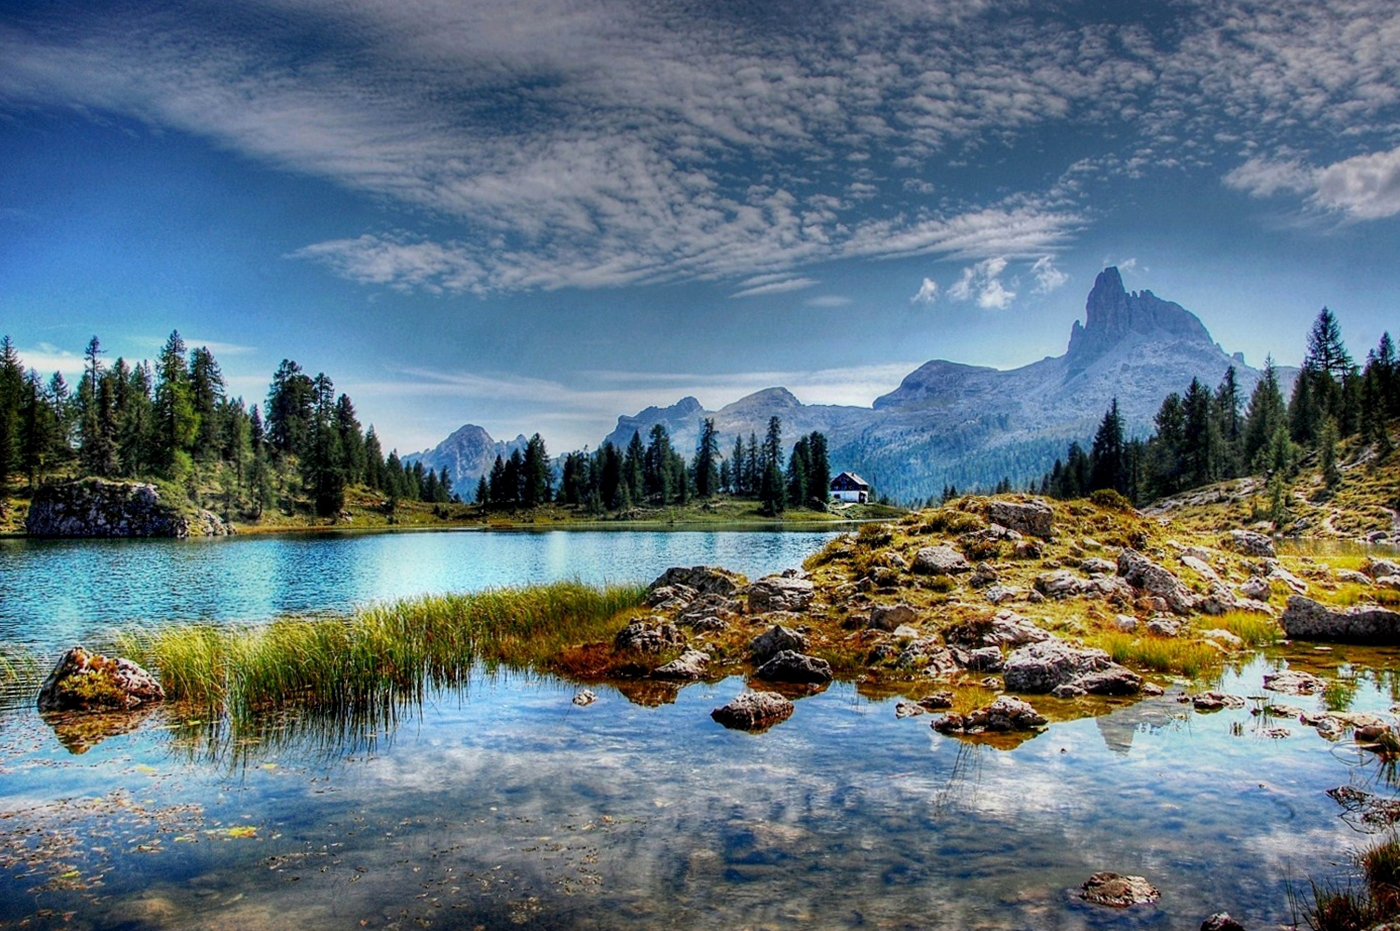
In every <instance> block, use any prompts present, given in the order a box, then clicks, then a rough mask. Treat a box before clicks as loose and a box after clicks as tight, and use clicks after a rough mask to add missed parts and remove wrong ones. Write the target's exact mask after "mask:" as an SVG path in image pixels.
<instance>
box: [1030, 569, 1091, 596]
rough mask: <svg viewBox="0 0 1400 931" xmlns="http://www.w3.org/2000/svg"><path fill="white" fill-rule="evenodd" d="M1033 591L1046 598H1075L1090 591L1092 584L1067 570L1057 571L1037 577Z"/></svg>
mask: <svg viewBox="0 0 1400 931" xmlns="http://www.w3.org/2000/svg"><path fill="white" fill-rule="evenodd" d="M1035 590H1036V591H1038V592H1040V593H1041V594H1042V595H1044V596H1045V597H1046V598H1075V597H1077V596H1079V595H1082V594H1084V593H1085V592H1087V591H1092V590H1093V588H1092V583H1091V582H1090V581H1089V580H1088V579H1086V578H1083V577H1082V576H1079V575H1076V574H1075V573H1074V572H1072V571H1070V570H1069V569H1057V570H1055V571H1054V572H1047V573H1045V574H1044V575H1041V576H1038V577H1037V578H1036V580H1035Z"/></svg>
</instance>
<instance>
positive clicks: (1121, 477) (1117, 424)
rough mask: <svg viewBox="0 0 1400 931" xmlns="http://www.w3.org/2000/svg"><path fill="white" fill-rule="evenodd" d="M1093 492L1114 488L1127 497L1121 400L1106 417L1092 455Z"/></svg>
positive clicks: (1090, 481)
mask: <svg viewBox="0 0 1400 931" xmlns="http://www.w3.org/2000/svg"><path fill="white" fill-rule="evenodd" d="M1089 460H1090V476H1089V488H1088V490H1089V491H1097V490H1098V489H1100V488H1112V489H1113V490H1114V491H1116V492H1118V493H1119V494H1126V493H1127V470H1126V469H1125V467H1124V466H1125V464H1124V461H1123V418H1122V416H1121V415H1120V414H1119V413H1118V399H1117V398H1114V399H1113V404H1112V405H1111V406H1110V407H1109V409H1108V411H1107V412H1106V413H1105V414H1104V415H1103V420H1102V421H1100V423H1099V430H1098V433H1096V434H1095V435H1094V444H1093V446H1092V447H1091V449H1090V452H1089Z"/></svg>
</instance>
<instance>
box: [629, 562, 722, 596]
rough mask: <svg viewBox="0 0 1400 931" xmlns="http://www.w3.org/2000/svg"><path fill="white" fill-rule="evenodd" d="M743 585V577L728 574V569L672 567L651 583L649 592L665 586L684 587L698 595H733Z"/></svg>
mask: <svg viewBox="0 0 1400 931" xmlns="http://www.w3.org/2000/svg"><path fill="white" fill-rule="evenodd" d="M743 583H744V577H743V576H741V575H737V574H735V573H733V572H730V571H729V570H728V569H718V568H715V567H712V566H691V567H690V568H686V567H683V566H673V567H672V568H670V569H667V570H666V571H665V572H663V573H661V575H660V576H658V577H657V579H656V581H655V582H652V583H651V590H652V591H655V590H656V589H658V588H662V587H666V586H676V585H684V586H685V587H686V588H689V589H692V590H694V591H695V593H696V594H698V595H724V596H726V597H728V596H730V595H733V594H734V593H735V592H737V591H738V590H739V586H741V585H742V584H743Z"/></svg>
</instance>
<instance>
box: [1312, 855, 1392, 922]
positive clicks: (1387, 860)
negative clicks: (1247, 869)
mask: <svg viewBox="0 0 1400 931" xmlns="http://www.w3.org/2000/svg"><path fill="white" fill-rule="evenodd" d="M1355 864H1356V867H1357V869H1358V871H1359V872H1360V874H1361V878H1362V879H1363V880H1364V881H1365V884H1364V886H1361V887H1357V886H1355V885H1353V884H1348V885H1346V886H1344V887H1342V888H1336V887H1330V886H1327V885H1324V884H1319V883H1317V882H1313V883H1311V886H1312V905H1311V907H1306V908H1303V909H1301V911H1302V916H1303V920H1304V921H1305V922H1306V923H1307V925H1308V927H1309V928H1312V929H1313V931H1364V929H1366V928H1372V927H1376V926H1378V925H1381V924H1384V923H1386V922H1391V921H1394V920H1395V919H1396V918H1397V917H1400V837H1396V836H1395V835H1393V834H1392V835H1391V836H1390V837H1388V838H1386V839H1385V840H1383V841H1381V842H1380V843H1379V844H1376V845H1375V846H1374V847H1371V848H1369V849H1367V850H1364V851H1362V852H1361V853H1359V854H1357V855H1356V858H1355ZM1295 910H1299V909H1298V908H1297V906H1296V905H1295Z"/></svg>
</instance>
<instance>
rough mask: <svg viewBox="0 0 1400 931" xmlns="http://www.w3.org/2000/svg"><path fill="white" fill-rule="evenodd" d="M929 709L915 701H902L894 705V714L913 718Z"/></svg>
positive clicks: (898, 716)
mask: <svg viewBox="0 0 1400 931" xmlns="http://www.w3.org/2000/svg"><path fill="white" fill-rule="evenodd" d="M926 710H927V709H925V708H924V706H923V705H921V704H919V703H918V702H915V701H902V702H898V703H897V704H896V705H895V706H894V716H895V717H896V718H912V717H916V716H918V715H921V714H923V713H924V712H925V711H926Z"/></svg>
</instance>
